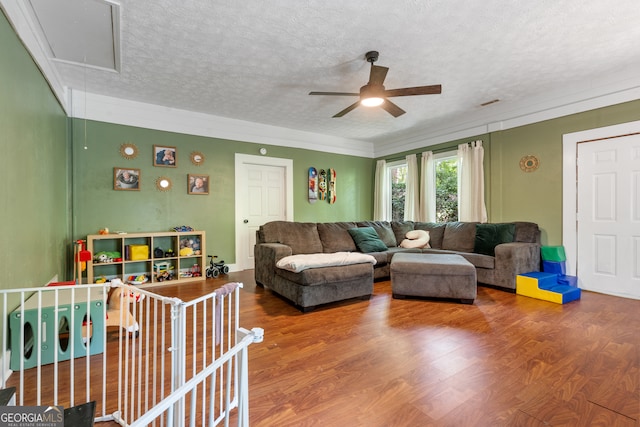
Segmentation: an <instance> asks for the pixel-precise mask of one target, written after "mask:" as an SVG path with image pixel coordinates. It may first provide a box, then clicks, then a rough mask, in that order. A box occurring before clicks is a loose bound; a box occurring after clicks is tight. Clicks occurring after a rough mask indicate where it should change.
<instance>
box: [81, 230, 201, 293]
mask: <svg viewBox="0 0 640 427" xmlns="http://www.w3.org/2000/svg"><path fill="white" fill-rule="evenodd" d="M145 247H146V248H145ZM185 247H186V248H191V249H192V250H193V249H194V247H195V250H194V252H193V253H190V251H189V250H188V249H185ZM158 248H159V249H160V250H162V253H163V256H156V255H159V254H157V253H156V249H158ZM87 250H88V251H90V252H91V254H92V256H93V260H92V261H88V262H87V270H86V277H87V281H88V282H89V283H95V281H96V279H98V278H100V277H106V278H107V280H111V279H113V278H120V279H122V281H123V282H125V283H133V284H135V285H140V286H141V287H145V286H149V285H159V284H175V283H179V282H189V281H194V280H202V278H203V276H204V271H205V268H206V264H205V263H206V257H207V255H206V254H207V252H206V245H205V232H204V231H186V232H173V231H167V232H155V233H129V234H91V235H89V236H87ZM169 250H171V252H172V253H170V256H165V255H164V254H166V253H167V252H169ZM197 251H199V252H197ZM101 252H107V253H112V252H119V253H120V255H121V259H119V260H114V259H110V260H109V261H108V262H99V261H97V260H96V254H99V253H101ZM127 254H128V255H129V257H127ZM132 257H133V258H135V259H131V258H132ZM127 258H128V259H127ZM194 273H195V276H194ZM140 275H145V276H146V277H147V278H148V281H147V282H145V283H139V282H138V281H135V280H133V281H132V280H130V278H131V277H132V276H133V277H134V278H135V277H138V276H140ZM168 276H172V278H171V279H168Z"/></svg>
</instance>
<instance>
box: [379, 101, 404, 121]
mask: <svg viewBox="0 0 640 427" xmlns="http://www.w3.org/2000/svg"><path fill="white" fill-rule="evenodd" d="M380 107H382V108H383V109H384V110H385V111H387V112H388V113H389V114H391V115H392V116H393V117H398V116H401V115H403V114H404V113H406V111H404V110H403V109H402V108H400V107H398V106H397V105H396V104H394V103H393V102H391V101H389V100H388V99H385V100H384V102H383V103H382V105H380Z"/></svg>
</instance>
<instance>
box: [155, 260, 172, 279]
mask: <svg viewBox="0 0 640 427" xmlns="http://www.w3.org/2000/svg"><path fill="white" fill-rule="evenodd" d="M153 269H154V271H155V277H156V282H164V281H165V280H173V269H174V267H173V265H171V263H170V262H159V263H156V264H154V266H153Z"/></svg>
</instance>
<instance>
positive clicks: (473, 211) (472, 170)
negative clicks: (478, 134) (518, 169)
mask: <svg viewBox="0 0 640 427" xmlns="http://www.w3.org/2000/svg"><path fill="white" fill-rule="evenodd" d="M483 160H484V148H482V141H473V142H471V143H470V144H460V145H458V170H459V171H460V173H459V174H458V191H459V192H460V198H459V200H458V220H459V221H478V222H487V208H486V206H485V203H484V167H483Z"/></svg>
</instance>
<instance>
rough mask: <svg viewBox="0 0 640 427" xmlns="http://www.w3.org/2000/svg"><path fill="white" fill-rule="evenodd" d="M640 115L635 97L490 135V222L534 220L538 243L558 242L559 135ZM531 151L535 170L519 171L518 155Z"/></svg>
mask: <svg viewBox="0 0 640 427" xmlns="http://www.w3.org/2000/svg"><path fill="white" fill-rule="evenodd" d="M635 120H640V100H638V101H633V102H627V103H623V104H618V105H613V106H610V107H605V108H599V109H597V110H592V111H587V112H584V113H578V114H572V115H570V116H566V117H560V118H557V119H553V120H547V121H544V122H539V123H534V124H531V125H527V126H521V127H517V128H514V129H509V130H505V131H500V132H494V133H492V134H491V156H490V158H489V161H490V162H491V178H490V186H491V195H490V198H491V200H490V203H489V204H490V206H491V210H490V212H489V218H490V220H491V221H493V222H502V221H515V220H523V221H533V222H536V223H538V224H539V225H540V228H541V229H542V242H543V244H549V245H561V244H562V135H563V134H567V133H572V132H579V131H582V130H587V129H593V128H599V127H604V126H611V125H615V124H619V123H625V122H631V121H635ZM526 155H535V156H536V157H537V158H538V159H539V160H540V166H539V168H538V169H537V170H536V171H534V172H523V171H522V170H520V159H521V158H522V157H523V156H526Z"/></svg>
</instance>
